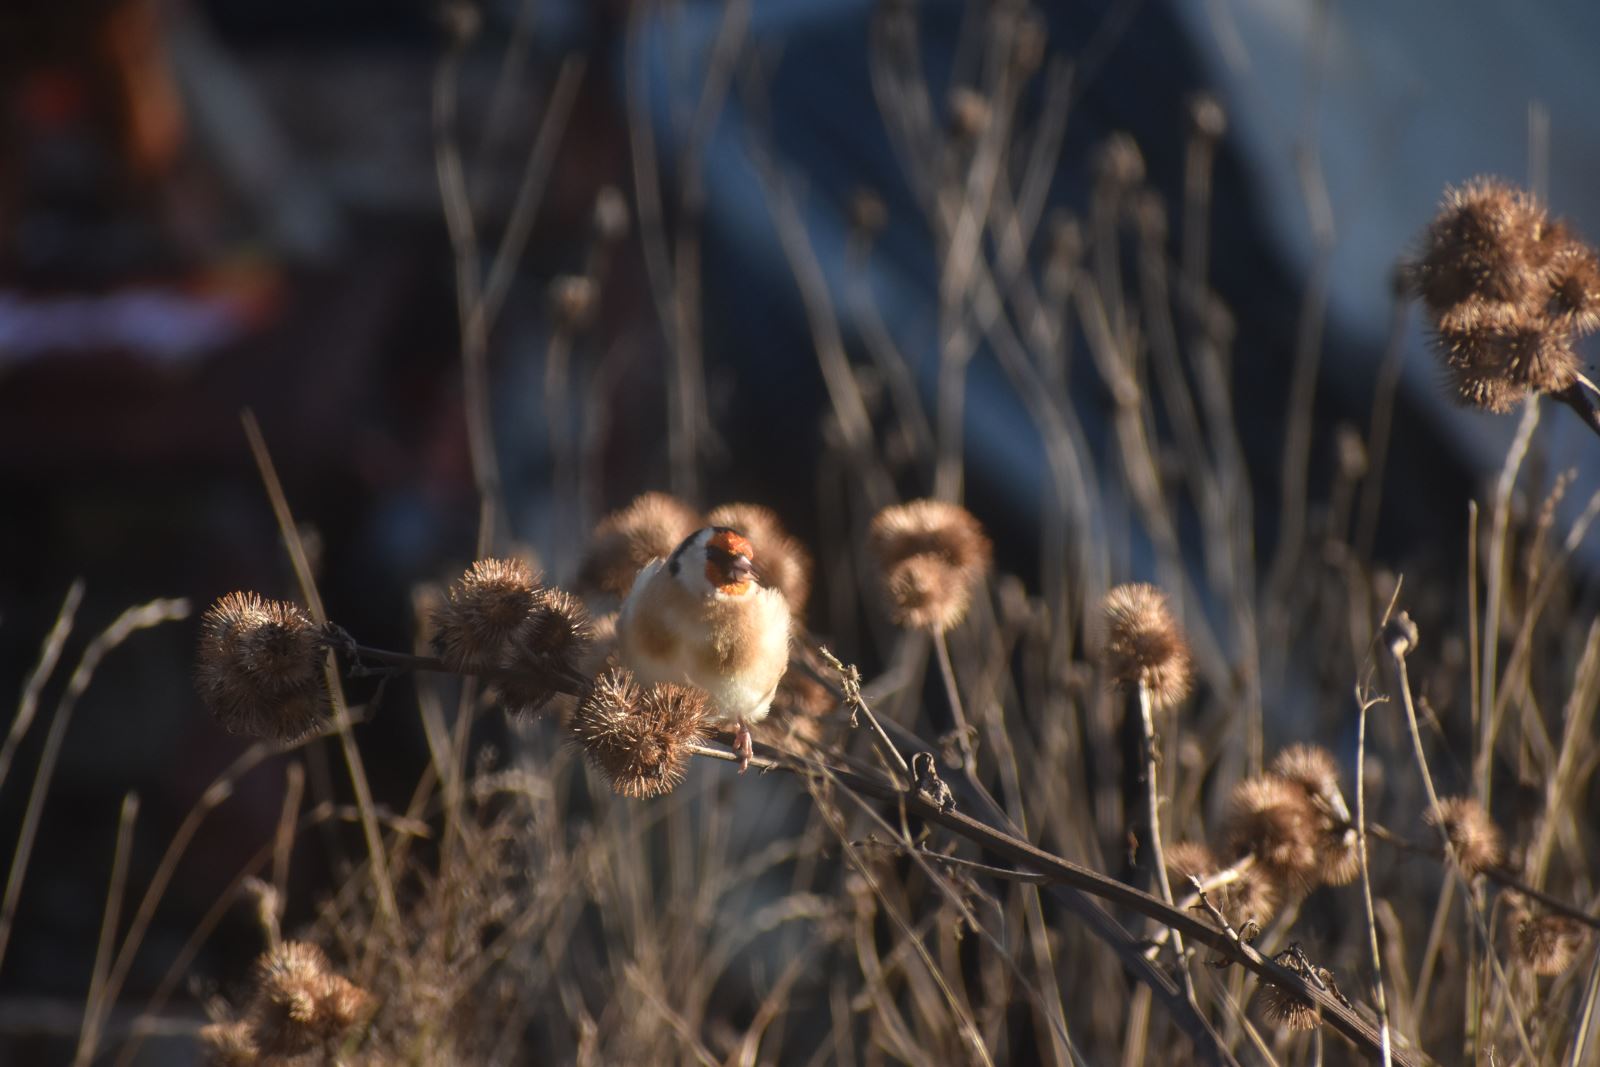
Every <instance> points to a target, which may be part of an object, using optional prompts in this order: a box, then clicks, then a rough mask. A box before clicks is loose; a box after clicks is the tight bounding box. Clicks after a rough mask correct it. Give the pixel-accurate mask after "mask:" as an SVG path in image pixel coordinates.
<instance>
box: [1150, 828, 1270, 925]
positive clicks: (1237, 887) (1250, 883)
mask: <svg viewBox="0 0 1600 1067" xmlns="http://www.w3.org/2000/svg"><path fill="white" fill-rule="evenodd" d="M1166 859H1167V876H1168V877H1169V878H1170V879H1171V880H1172V892H1173V895H1174V896H1183V895H1185V894H1187V893H1188V892H1189V890H1190V888H1191V887H1190V885H1189V879H1190V877H1194V878H1198V879H1199V880H1200V881H1201V882H1207V881H1212V880H1213V879H1214V880H1215V882H1216V884H1214V885H1212V886H1210V887H1208V888H1207V890H1206V897H1207V899H1208V900H1210V901H1211V903H1212V904H1214V905H1216V907H1217V908H1218V910H1220V911H1221V912H1222V914H1223V915H1225V916H1227V918H1228V921H1229V922H1231V923H1233V924H1234V925H1235V926H1242V925H1243V924H1245V923H1247V922H1251V921H1254V922H1256V923H1258V924H1264V923H1266V921H1267V920H1268V919H1270V918H1271V917H1272V914H1273V912H1275V911H1277V910H1278V892H1277V889H1276V887H1275V886H1274V885H1273V883H1272V880H1271V879H1270V878H1267V877H1265V876H1263V875H1262V873H1261V872H1260V871H1259V870H1258V869H1257V866H1256V865H1255V864H1254V863H1249V864H1244V865H1237V866H1235V865H1226V864H1223V863H1222V862H1221V861H1220V860H1218V858H1217V856H1216V853H1214V852H1212V851H1211V849H1210V848H1208V847H1207V846H1206V845H1204V844H1202V843H1201V842H1198V841H1179V842H1178V843H1177V844H1174V845H1169V846H1168V847H1167V849H1166ZM1225 867H1226V868H1228V869H1227V871H1226V873H1224V868H1225ZM1219 875H1222V877H1218V876H1219Z"/></svg>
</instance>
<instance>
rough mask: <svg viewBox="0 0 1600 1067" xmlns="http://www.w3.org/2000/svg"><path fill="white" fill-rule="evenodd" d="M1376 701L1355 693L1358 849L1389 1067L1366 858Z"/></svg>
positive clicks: (1379, 959) (1376, 1003)
mask: <svg viewBox="0 0 1600 1067" xmlns="http://www.w3.org/2000/svg"><path fill="white" fill-rule="evenodd" d="M1375 703H1377V701H1376V700H1373V699H1369V698H1366V697H1363V695H1362V693H1361V691H1360V689H1359V688H1358V689H1357V691H1356V705H1357V706H1358V707H1359V708H1360V709H1361V714H1360V716H1359V718H1358V719H1357V720H1356V848H1357V855H1358V857H1359V859H1360V861H1361V903H1362V906H1363V907H1364V909H1365V910H1366V915H1367V949H1368V951H1370V952H1371V954H1372V1001H1373V1006H1374V1007H1375V1008H1377V1011H1378V1032H1379V1034H1380V1035H1381V1036H1382V1040H1383V1063H1384V1067H1389V1064H1390V1063H1391V1062H1393V1051H1392V1050H1391V1048H1390V1044H1389V999H1388V996H1387V994H1386V993H1385V992H1384V988H1383V952H1382V950H1381V949H1380V948H1379V947H1378V916H1377V912H1376V910H1375V909H1374V908H1373V906H1372V871H1371V867H1370V864H1369V857H1368V855H1367V712H1368V711H1370V710H1372V707H1373V705H1374V704H1375Z"/></svg>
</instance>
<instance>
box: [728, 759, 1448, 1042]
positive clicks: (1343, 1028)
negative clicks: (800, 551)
mask: <svg viewBox="0 0 1600 1067" xmlns="http://www.w3.org/2000/svg"><path fill="white" fill-rule="evenodd" d="M698 747H699V748H707V749H710V748H711V746H698ZM764 748H766V746H762V745H758V746H757V749H758V750H761V749H764ZM767 751H768V752H772V750H770V749H767ZM696 754H699V755H707V756H711V757H712V758H715V759H719V760H723V761H725V762H730V763H732V762H736V757H735V756H734V755H733V753H732V752H726V751H723V750H720V749H712V750H711V751H707V752H698V751H697V752H696ZM774 756H776V757H778V758H773V757H774ZM758 758H759V760H760V762H756V761H752V765H753V766H759V767H761V768H762V769H763V770H780V771H785V772H788V773H792V774H799V775H802V776H805V777H818V776H820V777H822V778H824V779H826V780H828V781H831V782H833V783H834V784H835V785H839V786H844V787H848V788H849V789H851V790H853V791H855V792H858V793H861V794H864V795H866V796H870V797H875V798H877V799H879V800H886V801H891V802H894V803H899V804H903V805H905V808H906V810H907V811H908V812H910V813H911V814H914V815H916V816H917V817H919V818H921V819H922V820H923V821H925V822H928V823H933V824H935V825H937V826H939V827H942V828H943V829H945V830H947V831H949V832H950V833H953V834H955V835H957V836H959V837H962V838H965V839H966V840H967V841H970V842H971V843H972V844H974V845H976V846H977V847H979V848H980V849H983V850H984V851H986V852H989V853H991V854H992V855H994V856H996V857H998V858H1000V859H1002V860H1005V861H1007V862H1008V863H1010V864H1011V865H1012V866H1013V868H1015V869H1018V870H1027V869H1031V870H1033V871H1035V872H1037V873H1039V874H1040V875H1043V876H1044V877H1045V878H1046V879H1047V880H1048V881H1049V883H1050V884H1051V885H1052V887H1066V888H1068V889H1071V890H1076V891H1081V892H1082V893H1085V894H1088V895H1089V896H1093V897H1098V898H1100V899H1102V900H1105V901H1107V902H1109V903H1111V904H1115V905H1118V906H1120V907H1125V908H1128V909H1129V910H1131V911H1135V912H1137V913H1139V914H1140V915H1143V916H1145V917H1146V918H1149V919H1154V920H1156V921H1157V922H1160V923H1163V924H1165V925H1167V926H1171V927H1173V928H1175V930H1176V932H1178V933H1181V934H1182V935H1183V936H1185V937H1188V938H1190V939H1191V940H1194V941H1196V942H1199V943H1200V944H1203V945H1205V946H1206V947H1208V948H1211V949H1214V950H1216V951H1217V952H1218V953H1219V954H1220V955H1221V956H1222V957H1224V958H1226V959H1227V960H1229V961H1230V962H1233V963H1237V964H1239V965H1240V966H1242V967H1244V968H1246V969H1247V970H1250V971H1252V972H1253V973H1255V974H1257V975H1259V976H1261V977H1262V978H1265V979H1266V980H1268V981H1271V982H1273V983H1276V984H1277V985H1279V986H1282V987H1283V988H1285V989H1287V990H1290V991H1291V992H1294V993H1297V994H1299V995H1301V996H1303V997H1305V998H1306V999H1307V1000H1310V1001H1312V1002H1313V1003H1315V1004H1316V1005H1317V1006H1318V1008H1319V1009H1320V1010H1321V1012H1322V1018H1323V1021H1324V1022H1326V1023H1327V1024H1328V1025H1330V1026H1332V1027H1333V1028H1334V1029H1336V1030H1338V1031H1339V1032H1340V1033H1341V1034H1343V1035H1344V1036H1345V1037H1346V1038H1348V1039H1349V1040H1350V1041H1352V1042H1354V1043H1355V1044H1356V1045H1357V1046H1358V1047H1360V1048H1362V1049H1364V1050H1366V1051H1367V1052H1368V1053H1369V1054H1372V1055H1376V1054H1378V1053H1379V1051H1380V1050H1381V1047H1382V1046H1381V1037H1380V1034H1379V1033H1378V1030H1377V1029H1376V1028H1375V1027H1373V1026H1372V1025H1371V1024H1369V1023H1368V1022H1367V1021H1366V1020H1365V1019H1363V1018H1362V1017H1361V1016H1360V1015H1359V1014H1358V1013H1356V1012H1355V1011H1353V1010H1352V1009H1350V1008H1348V1007H1346V1006H1345V1005H1344V1004H1342V1003H1341V1002H1340V1001H1339V1000H1337V999H1336V998H1334V997H1333V996H1332V995H1331V994H1330V993H1328V991H1327V990H1325V989H1323V988H1321V987H1320V986H1319V985H1317V984H1316V983H1313V982H1309V981H1307V980H1306V979H1305V978H1304V977H1302V976H1301V975H1300V974H1298V973H1297V972H1295V971H1292V970H1290V969H1289V968H1286V967H1283V966H1281V965H1279V964H1277V963H1275V962H1274V961H1272V960H1270V959H1268V958H1267V957H1265V956H1263V955H1262V954H1261V953H1260V952H1258V951H1257V950H1256V949H1255V948H1254V947H1253V946H1252V945H1251V944H1249V943H1247V942H1245V943H1241V942H1236V941H1234V940H1233V939H1232V938H1230V937H1228V936H1227V934H1226V933H1224V932H1223V931H1221V930H1218V929H1216V928H1215V927H1213V926H1211V925H1210V924H1209V923H1207V922H1204V921H1202V920H1200V919H1197V918H1195V917H1194V916H1192V915H1189V914H1187V913H1185V912H1183V911H1180V910H1178V909H1177V908H1175V907H1171V906H1169V905H1168V904H1166V903H1165V902H1163V901H1162V900H1160V899H1158V898H1156V897H1153V896H1151V895H1150V894H1148V893H1144V892H1141V891H1140V890H1138V889H1135V888H1133V887H1132V886H1130V885H1127V884H1125V883H1123V882H1119V881H1117V880H1116V879H1114V878H1108V877H1107V876H1105V875H1103V874H1100V873H1098V872H1096V871H1093V870H1090V869H1089V868H1087V867H1083V866H1080V865H1079V864H1076V863H1073V862H1072V861H1070V860H1067V859H1064V858H1062V857H1060V856H1057V855H1054V854H1052V853H1049V852H1046V851H1044V850H1042V849H1040V848H1038V847H1036V846H1035V845H1032V844H1030V843H1029V842H1027V841H1024V840H1022V839H1020V838H1018V837H1015V836H1013V835H1011V834H1008V833H1006V832H1005V831H1003V830H998V829H996V828H995V827H993V826H990V825H988V824H986V823H983V822H980V821H978V820H976V819H974V818H972V817H970V816H968V815H965V814H962V813H961V812H959V811H953V810H944V809H941V808H939V807H937V806H936V805H934V804H932V803H929V802H928V801H926V800H924V799H923V798H921V797H920V796H918V795H917V794H915V793H914V792H907V791H905V790H902V789H899V788H896V787H895V786H894V785H892V784H890V783H888V782H885V781H882V780H879V779H875V778H869V777H865V776H863V775H859V774H855V773H854V772H851V771H847V770H844V769H842V768H837V767H833V766H830V765H828V764H825V763H822V762H819V761H817V760H815V759H811V758H808V757H798V756H789V755H785V754H782V753H772V755H770V756H769V755H763V756H762V757H758ZM1059 899H1061V900H1062V902H1063V903H1065V904H1068V906H1071V902H1070V900H1069V899H1068V898H1067V897H1065V896H1062V897H1060V898H1059ZM1074 911H1075V913H1077V914H1079V915H1080V916H1082V915H1083V912H1081V911H1079V910H1078V909H1077V908H1074ZM1124 959H1125V961H1129V962H1130V966H1136V965H1135V964H1133V963H1132V962H1131V960H1130V958H1129V957H1124ZM1132 959H1139V960H1140V961H1141V962H1142V958H1140V957H1139V953H1138V952H1137V951H1134V952H1133V953H1132ZM1136 973H1144V972H1141V971H1137V970H1136ZM1157 973H1158V974H1159V973H1160V972H1157ZM1179 1003H1186V1002H1185V1001H1183V1000H1182V999H1181V998H1180V1000H1179ZM1218 1047H1219V1048H1220V1046H1218ZM1222 1053H1223V1055H1226V1050H1222ZM1229 1059H1231V1057H1229ZM1394 1062H1396V1063H1399V1064H1401V1065H1402V1067H1423V1065H1424V1064H1425V1063H1426V1062H1427V1060H1426V1058H1425V1057H1421V1056H1419V1055H1418V1054H1416V1053H1414V1052H1411V1051H1409V1050H1405V1049H1395V1050H1394Z"/></svg>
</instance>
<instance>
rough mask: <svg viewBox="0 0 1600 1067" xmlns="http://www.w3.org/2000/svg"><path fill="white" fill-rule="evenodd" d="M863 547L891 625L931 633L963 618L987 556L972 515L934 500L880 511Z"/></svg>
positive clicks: (985, 568)
mask: <svg viewBox="0 0 1600 1067" xmlns="http://www.w3.org/2000/svg"><path fill="white" fill-rule="evenodd" d="M867 547H868V548H869V549H870V550H871V552H872V555H873V558H874V559H875V561H876V562H877V564H878V579H879V584H880V586H881V589H882V592H883V595H884V598H885V601H886V602H887V604H888V608H889V617H890V618H891V619H893V620H894V623H895V625H897V626H903V627H906V628H907V629H915V630H932V631H934V632H936V633H943V632H944V631H946V630H949V629H951V628H953V627H955V626H957V625H958V624H959V623H960V622H961V620H962V619H963V618H965V617H966V614H967V608H968V607H970V606H971V604H972V595H973V593H974V591H976V589H977V588H978V585H979V583H980V582H982V581H983V578H984V575H985V574H987V573H988V571H989V564H990V560H991V558H992V555H993V546H991V544H990V543H989V538H988V537H987V536H986V535H985V534H984V532H983V527H982V525H980V524H979V522H978V520H977V519H976V518H975V517H973V515H972V513H971V512H970V511H968V510H967V509H966V508H963V507H961V506H959V505H957V504H949V503H945V502H944V501H940V500H913V501H912V502H910V503H909V504H897V505H894V506H892V507H887V508H884V509H883V510H882V511H880V512H878V514H877V516H876V517H875V518H874V519H873V520H872V525H871V527H870V528H869V529H868V531H867Z"/></svg>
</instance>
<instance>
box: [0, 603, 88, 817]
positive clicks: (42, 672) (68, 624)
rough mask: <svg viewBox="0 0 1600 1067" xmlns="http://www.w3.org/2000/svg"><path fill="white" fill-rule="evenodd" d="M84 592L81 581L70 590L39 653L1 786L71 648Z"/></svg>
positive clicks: (4, 751)
mask: <svg viewBox="0 0 1600 1067" xmlns="http://www.w3.org/2000/svg"><path fill="white" fill-rule="evenodd" d="M83 588H84V586H83V579H82V578H79V579H78V580H77V581H75V582H73V583H72V585H71V587H69V588H68V589H67V595H66V598H65V599H64V600H62V601H61V610H60V611H59V612H57V613H56V621H55V625H53V626H52V627H50V632H49V634H47V635H46V636H45V639H44V644H43V645H42V646H41V647H40V649H39V661H38V662H37V663H36V664H34V667H33V671H32V672H31V673H30V674H29V675H28V680H27V681H26V682H24V683H23V685H22V697H21V699H20V700H18V701H17V714H16V717H15V718H13V719H12V720H11V729H10V730H9V731H7V733H6V739H5V743H4V744H3V745H0V785H4V784H5V781H6V773H7V772H8V771H10V770H11V761H12V760H13V759H14V758H15V757H16V754H17V746H18V745H20V744H21V743H22V738H23V735H24V734H26V733H27V732H28V727H29V726H32V725H33V718H34V715H35V714H37V713H38V710H39V694H40V693H42V692H43V691H44V687H45V683H46V682H48V681H49V680H50V675H51V674H52V673H53V672H54V671H55V669H56V663H57V662H59V661H60V659H61V650H62V649H63V648H65V647H66V644H67V635H68V634H70V633H71V632H72V620H73V618H74V616H76V615H77V613H78V605H79V604H81V603H83Z"/></svg>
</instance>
